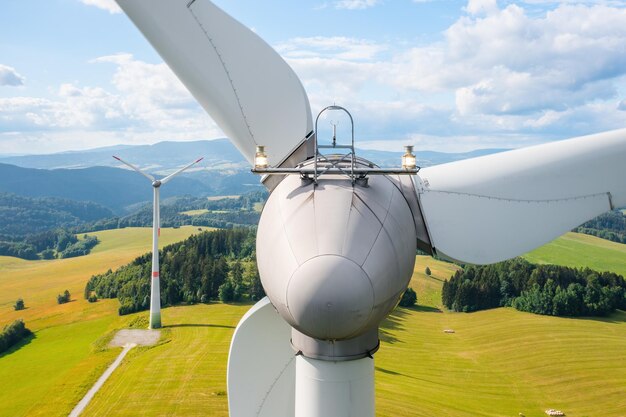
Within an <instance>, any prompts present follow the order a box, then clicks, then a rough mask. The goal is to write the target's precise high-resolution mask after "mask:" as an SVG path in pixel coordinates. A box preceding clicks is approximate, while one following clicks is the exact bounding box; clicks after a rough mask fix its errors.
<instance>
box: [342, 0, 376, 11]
mask: <svg viewBox="0 0 626 417" xmlns="http://www.w3.org/2000/svg"><path fill="white" fill-rule="evenodd" d="M380 3H381V0H340V1H337V2H335V8H337V9H348V10H359V9H369V8H370V7H374V6H376V5H377V4H380Z"/></svg>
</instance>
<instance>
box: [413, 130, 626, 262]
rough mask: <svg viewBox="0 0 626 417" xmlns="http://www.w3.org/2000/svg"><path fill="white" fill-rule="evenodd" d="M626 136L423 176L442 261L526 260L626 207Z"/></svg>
mask: <svg viewBox="0 0 626 417" xmlns="http://www.w3.org/2000/svg"><path fill="white" fill-rule="evenodd" d="M625 161H626V129H621V130H615V131H611V132H604V133H599V134H596V135H590V136H585V137H580V138H574V139H569V140H565V141H559V142H552V143H547V144H544V145H539V146H532V147H529V148H523V149H517V150H514V151H509V152H503V153H498V154H494V155H488V156H484V157H480V158H474V159H468V160H464V161H458V162H453V163H449V164H443V165H437V166H433V167H428V168H424V169H422V170H421V171H420V172H419V174H418V176H417V178H416V180H417V181H416V187H417V191H418V193H419V196H420V204H421V206H422V211H423V215H424V219H425V221H426V226H427V228H428V232H429V235H430V238H431V243H432V246H433V247H434V248H435V250H436V252H437V254H439V255H441V256H444V257H447V258H450V259H454V260H457V261H461V262H467V263H473V264H488V263H493V262H498V261H502V260H505V259H509V258H512V257H515V256H519V255H522V254H524V253H526V252H528V251H530V250H532V249H534V248H536V247H539V246H541V245H543V244H545V243H548V242H550V241H552V240H553V239H556V238H557V237H559V236H561V235H562V234H563V233H566V232H568V231H570V230H571V229H573V228H574V227H576V226H579V225H580V224H582V223H584V222H585V221H587V220H590V219H592V218H594V217H596V216H598V215H600V214H602V213H604V212H606V211H609V210H611V209H613V208H619V207H624V206H626V163H625Z"/></svg>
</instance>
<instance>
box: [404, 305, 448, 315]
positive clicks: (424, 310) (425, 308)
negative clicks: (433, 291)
mask: <svg viewBox="0 0 626 417" xmlns="http://www.w3.org/2000/svg"><path fill="white" fill-rule="evenodd" d="M404 308H406V309H408V310H411V311H419V312H422V313H443V311H441V309H438V308H437V307H431V306H420V305H416V306H413V307H404Z"/></svg>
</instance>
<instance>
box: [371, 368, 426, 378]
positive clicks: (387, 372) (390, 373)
mask: <svg viewBox="0 0 626 417" xmlns="http://www.w3.org/2000/svg"><path fill="white" fill-rule="evenodd" d="M374 369H376V371H378V372H382V373H383V374H388V375H394V376H404V377H406V378H411V379H416V380H420V378H415V377H414V376H411V375H407V374H402V373H400V372H396V371H391V370H389V369H385V368H381V367H380V366H376V367H375V368H374Z"/></svg>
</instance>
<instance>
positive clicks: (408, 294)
mask: <svg viewBox="0 0 626 417" xmlns="http://www.w3.org/2000/svg"><path fill="white" fill-rule="evenodd" d="M415 303H417V294H416V293H415V291H414V290H413V288H411V287H409V288H407V289H406V291H405V292H404V293H403V294H402V298H400V303H399V305H400V307H413V306H414V305H415Z"/></svg>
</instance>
